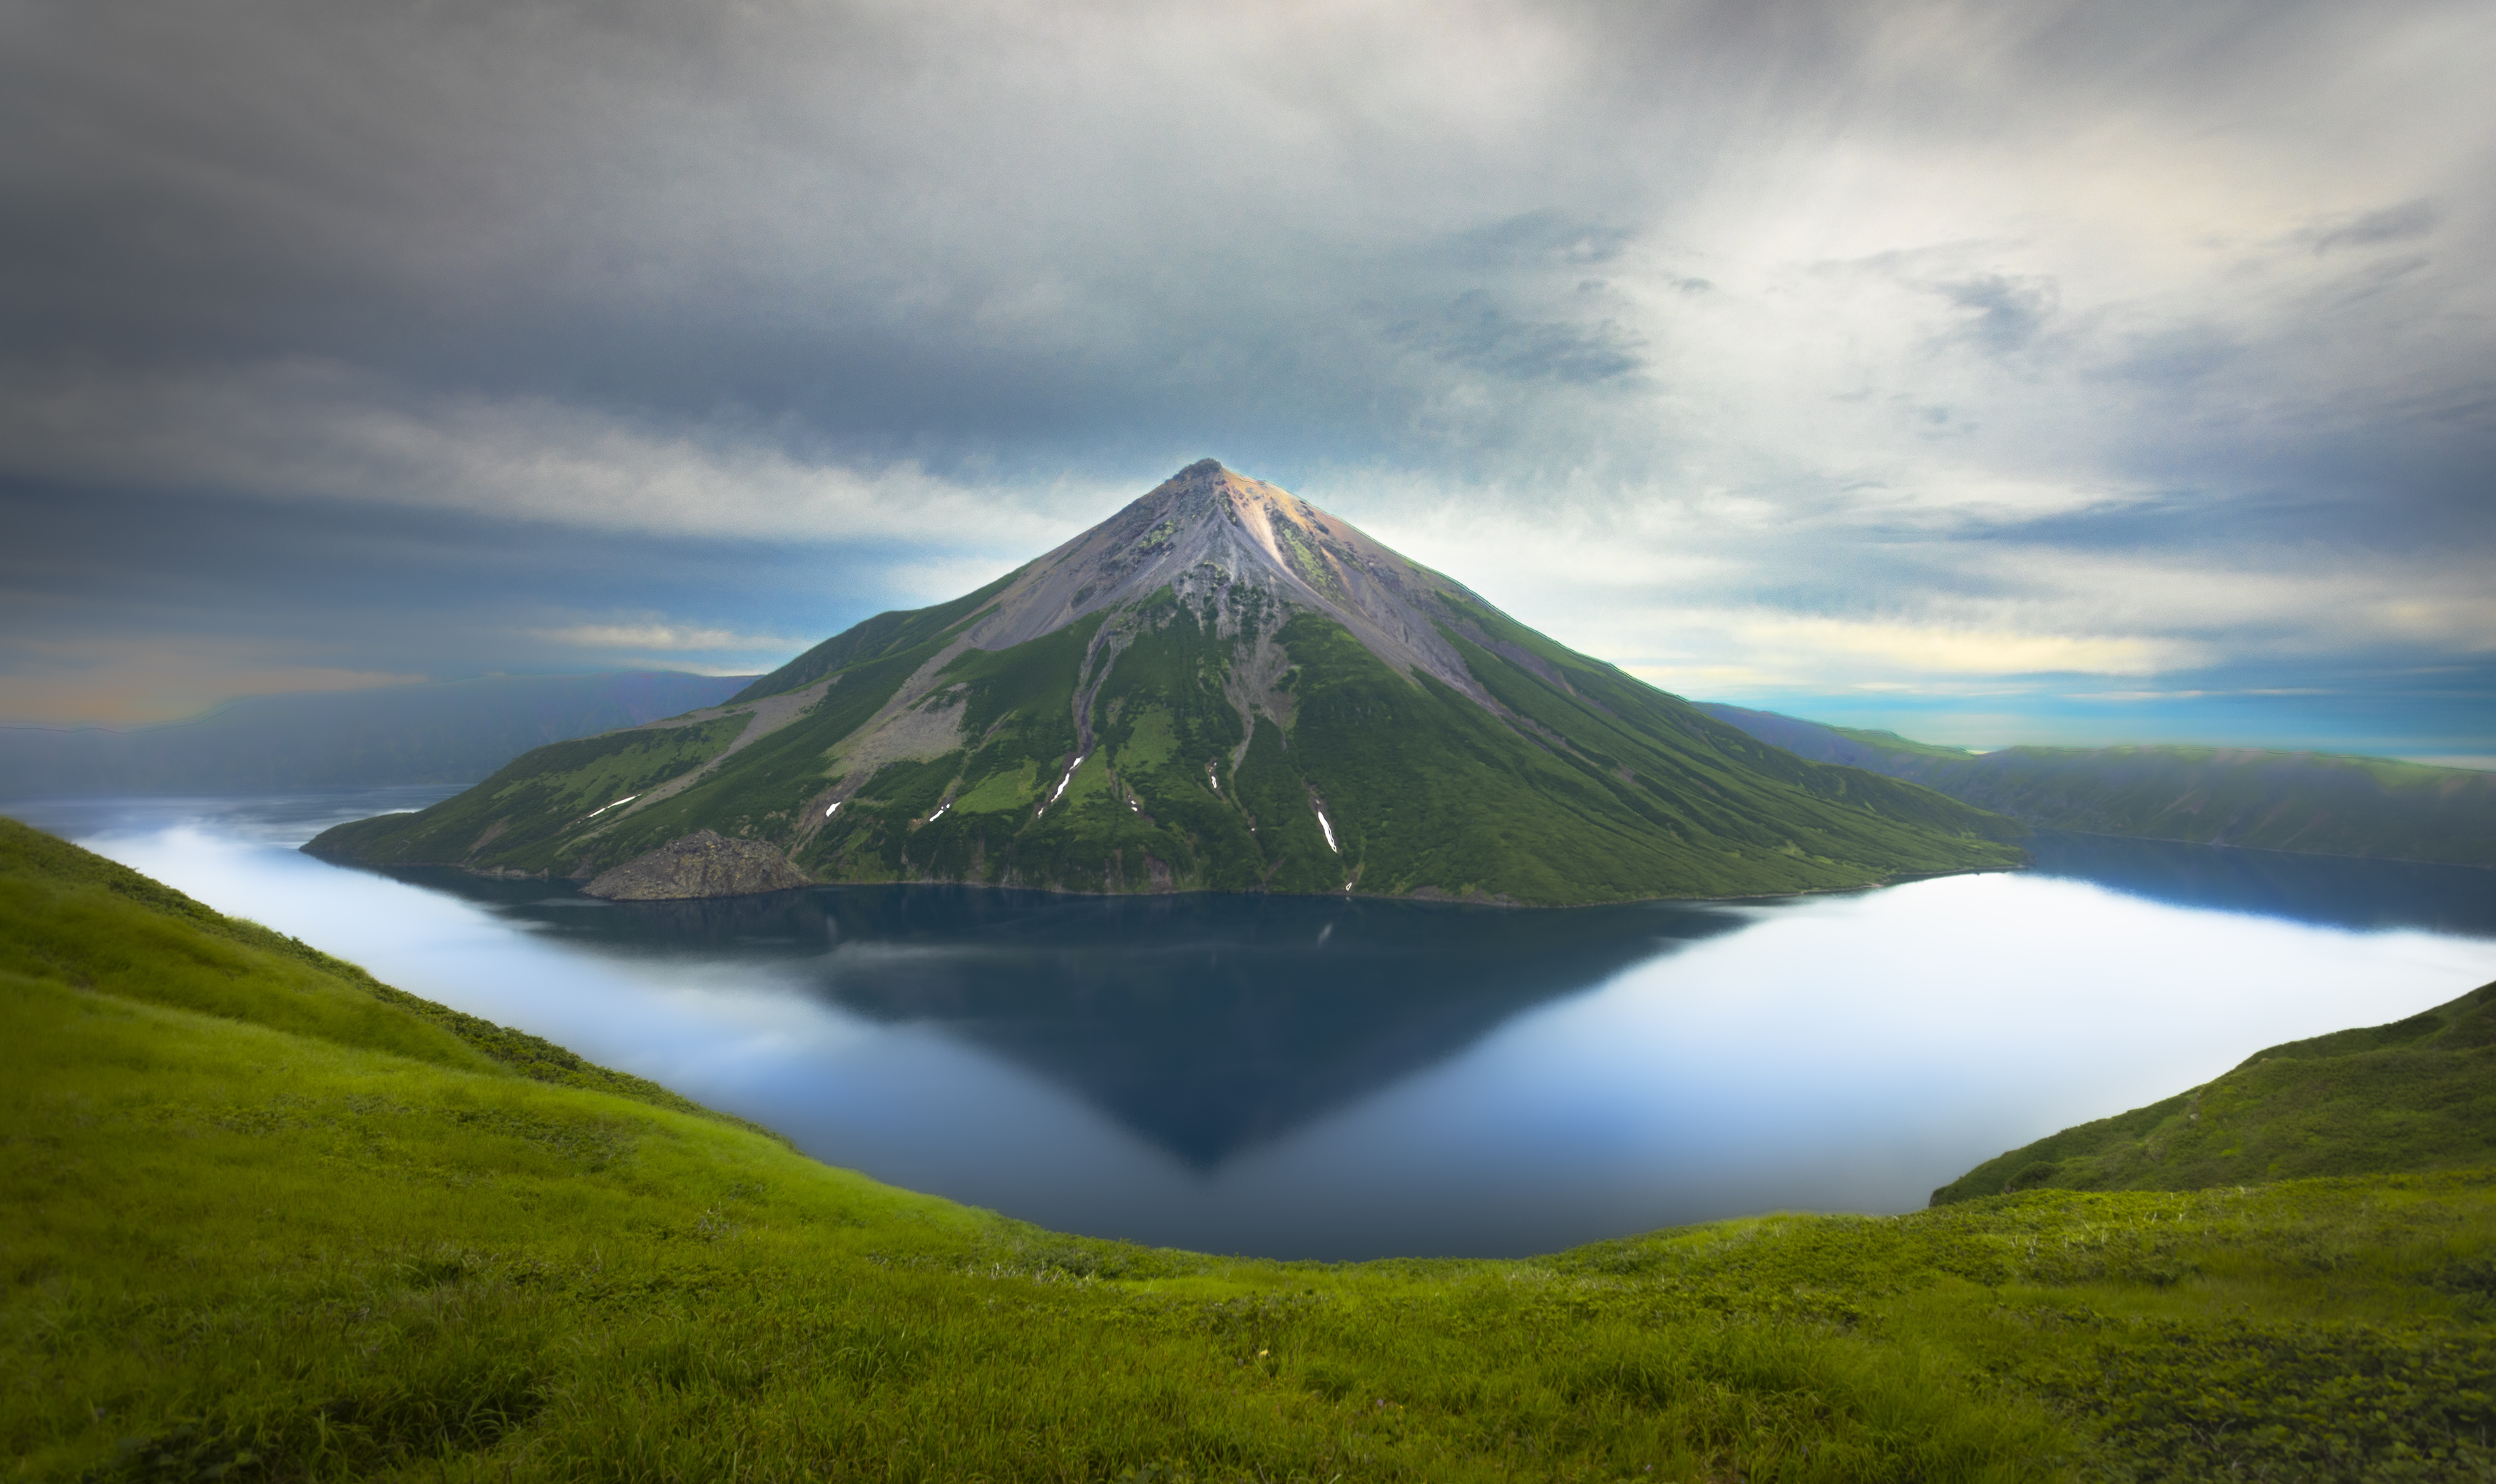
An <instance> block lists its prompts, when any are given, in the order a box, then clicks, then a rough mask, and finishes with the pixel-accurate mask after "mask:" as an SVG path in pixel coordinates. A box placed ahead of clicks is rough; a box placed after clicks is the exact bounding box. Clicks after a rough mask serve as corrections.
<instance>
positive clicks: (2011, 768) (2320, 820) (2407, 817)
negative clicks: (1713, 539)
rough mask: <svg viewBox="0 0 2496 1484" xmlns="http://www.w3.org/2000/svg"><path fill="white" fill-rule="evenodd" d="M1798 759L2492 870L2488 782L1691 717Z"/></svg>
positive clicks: (1972, 799)
mask: <svg viewBox="0 0 2496 1484" xmlns="http://www.w3.org/2000/svg"><path fill="white" fill-rule="evenodd" d="M1704 709H1705V710H1706V711H1707V712H1708V713H1709V714H1710V715H1712V716H1715V717H1717V718H1719V719H1721V720H1723V721H1725V722H1728V723H1730V724H1732V725H1733V726H1737V727H1741V728H1743V729H1744V730H1745V731H1748V732H1750V733H1751V734H1752V735H1754V736H1757V737H1760V738H1762V739H1763V740H1765V741H1768V742H1773V743H1775V744H1776V745H1777V746H1779V747H1782V748H1785V749H1788V750H1790V751H1792V752H1794V753H1795V754H1797V755H1799V756H1801V757H1810V758H1816V759H1819V760H1821V761H1825V762H1836V763H1843V764H1846V765H1848V766H1852V767H1859V768H1866V769H1869V770H1872V771H1874V772H1879V773H1886V774H1888V775H1890V776H1892V777H1895V778H1903V779H1910V780H1913V781H1914V782H1917V783H1919V784H1923V785H1925V786H1926V787H1928V788H1934V789H1936V790H1938V791H1940V792H1942V793H1946V794H1948V795H1950V797H1951V798H1954V799H1958V800H1960V801H1962V802H1965V803H1969V804H1973V805H1975V806H1977V807H1978V808H1980V809H1990V810H1994V811H1997V812H1999V813H2001V814H2006V815H2009V816H2011V817H2012V818H2013V819H2022V820H2025V821H2026V822H2028V823H2030V824H2038V825H2044V826H2047V827H2049V828H2053V829H2071V830H2082V831H2086V832H2088V833H2091V834H2100V835H2138V836H2142V837H2145V838H2148V839H2153V840H2188V841H2194V842H2198V843H2201V844H2210V845H2234V846H2246V847H2251V848H2254V849H2258V850H2301V851H2307V852H2311V853H2315V854H2324V855H2359V856H2374V857H2379V858H2383V859H2389V860H2419V861H2435V862H2441V863H2444V864H2448V865H2463V866H2496V773H2487V772H2480V771H2478V770H2475V769H2470V768H2443V767H2434V766H2430V765H2428V764H2426V763H2422V762H2403V761H2400V760H2399V759H2397V758H2391V757H2339V756H2334V755H2331V754H2326V753H2280V752H2263V751H2260V750H2257V749H2254V748H2223V747H2087V748H2083V747H2009V748H2004V749H2003V750H2001V751H2000V752H1994V753H1986V754H1984V755H1982V756H1981V757H1979V756H1976V755H1973V754H1969V753H1965V752H1962V751H1960V750H1958V749H1956V748H1946V747H1933V746H1930V745H1929V744H1926V743H1922V742H1911V741H1909V740H1907V739H1906V738H1904V737H1901V736H1898V735H1897V734H1896V733H1894V732H1887V731H1865V730H1860V729H1857V728H1856V727H1825V726H1822V725H1821V724H1820V723H1817V722H1805V721H1800V720H1797V719H1795V718H1794V717H1790V716H1779V715H1777V714H1776V713H1775V712H1772V711H1746V710H1744V709H1742V708H1741V707H1738V706H1723V705H1712V704H1711V705H1708V706H1706V707H1705V708H1704Z"/></svg>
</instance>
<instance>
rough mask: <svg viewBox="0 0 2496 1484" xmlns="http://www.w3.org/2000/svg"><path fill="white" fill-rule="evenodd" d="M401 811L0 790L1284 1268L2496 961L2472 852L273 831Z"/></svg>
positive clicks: (1476, 1225)
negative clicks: (1379, 880)
mask: <svg viewBox="0 0 2496 1484" xmlns="http://www.w3.org/2000/svg"><path fill="white" fill-rule="evenodd" d="M440 791H443V790H435V794H436V796H438V793H439V792H440ZM425 802H428V798H427V796H426V792H425V790H421V789H387V790H385V789H369V790H361V791H359V790H328V791H325V792H318V793H308V792H307V793H303V794H288V795H269V796H264V797H257V798H194V799H114V800H61V801H45V802H42V803H39V804H31V805H30V804H23V803H19V804H12V805H9V806H7V808H8V811H9V812H10V813H12V814H16V815H17V816H19V817H20V818H24V819H29V820H30V821H31V822H34V823H37V824H39V825H42V826H43V827H46V828H49V829H53V830H56V831H58V832H60V833H62V834H64V835H67V836H69V837H70V838H73V839H77V840H80V841H82V842H86V843H89V844H91V845H92V846H93V848H95V849H98V850H103V851H104V852H105V853H107V854H109V855H111V856H112V857H113V858H115V859H118V860H122V861H125V862H127V863H129V864H130V865H133V866H135V867H137V868H138V869H140V870H142V871H145V872H147V873H148V874H149V875H151V876H154V877H157V878H158V879H159V880H162V881H168V882H170V883H171V884H172V885H174V886H176V887H178V888H180V889H181V890H184V891H187V892H190V893H192V894H193V895H195V896H197V897H199V898H201V899H202V900H203V901H205V902H207V903H209V904H210V905H211V906H214V907H216V908H217V909H219V910H220V911H223V912H234V913H237V914H239V915H243V916H248V917H251V918H254V919H256V920H258V921H260V922H263V923H265V924H267V925H268V926H269V927H271V928H273V929H275V930H277V931H279V932H283V933H291V934H294V935H296V936H297V937H300V938H302V939H303V940H304V941H306V942H308V943H318V944H319V945H320V946H322V947H323V948H326V949H328V950H329V951H331V952H334V953H337V954H339V955H340V956H341V957H345V958H349V959H352V960H355V961H356V962H359V963H360V964H362V965H364V966H365V967H366V968H368V969H370V970H372V972H373V973H374V974H376V975H377V976H378V977H380V978H381V979H383V980H384V981H385V982H389V983H393V984H397V985H398V986H400V987H401V988H404V989H407V990H409V991H411V992H413V993H417V994H421V995H424V996H426V997H427V998H430V999H434V1000H438V1001H440V1002H442V1003H443V1004H446V1005H452V1006H453V1007H455V1008H458V1009H462V1010H466V1011H469V1012H470V1013H472V1014H478V1015H483V1016H485V1017H486V1018H488V1019H492V1020H497V1021H501V1022H502V1023H504V1024H507V1025H513V1026H516V1027H518V1028H520V1029H522V1030H526V1031H529V1032H532V1033H534V1034H536V1035H540V1036H546V1037H547V1038H549V1039H551V1040H555V1041H558V1042H561V1043H562V1044H564V1045H567V1046H570V1047H571V1048H572V1049H574V1050H575V1051H577V1052H579V1053H580V1054H581V1055H583V1056H586V1057H589V1058H591V1059H592V1060H594V1061H599V1062H603V1063H606V1064H607V1065H608V1066H611V1067H619V1068H622V1069H624V1070H628V1071H632V1072H636V1073H638V1074H640V1075H643V1076H647V1077H650V1078H653V1079H654V1080H657V1081H659V1082H662V1083H664V1084H666V1085H667V1086H670V1087H672V1088H674V1089H676V1090H677V1091H678V1092H681V1093H684V1094H685V1095H686V1096H688V1097H691V1098H697V1099H698V1100H701V1101H702V1102H706V1103H709V1104H711V1105H712V1106H715V1107H719V1108H723V1109H726V1110H728V1111H730V1112H733V1113H737V1114H741V1115H743V1116H745V1117H747V1118H751V1119H754V1120H755V1121H757V1122H759V1123H762V1124H764V1125H767V1126H769V1127H771V1128H776V1129H779V1130H780V1131H781V1132H783V1133H785V1134H787V1135H788V1136H789V1138H790V1139H791V1140H792V1141H793V1142H794V1143H795V1144H796V1146H797V1147H798V1148H799V1149H802V1150H804V1151H806V1152H807V1153H809V1154H811V1155H814V1156H816V1157H817V1158H820V1159H826V1160H827V1161H829V1162H831V1163H834V1164H839V1165H843V1166H845V1167H848V1168H852V1169H857V1170H859V1171H862V1172H864V1173H866V1174H868V1175H870V1176H872V1177H874V1178H876V1179H880V1180H887V1181H890V1182H892V1183H894V1184H896V1185H900V1186H904V1187H907V1188H909V1189H912V1190H928V1191H932V1192H934V1193H937V1194H942V1195H947V1196H951V1197H952V1198H954V1199H957V1200H963V1201H967V1202H970V1203H972V1204H974V1205H978V1206H984V1207H989V1208H991V1209H994V1210H998V1211H1002V1212H1005V1213H1007V1214H1009V1215H1012V1216H1015V1217H1020V1218H1022V1219H1024V1220H1028V1221H1038V1222H1040V1223H1042V1224H1044V1225H1046V1226H1052V1227H1057V1228H1060V1229H1064V1230H1070V1231H1080V1232H1086V1233H1091V1234H1096V1235H1102V1236H1116V1237H1125V1238H1129V1239H1132V1240H1137V1241H1144V1242H1154V1243H1166V1244H1171V1245H1177V1246H1185V1247H1191V1248H1199V1249H1203V1250H1209V1251H1217V1252H1256V1253H1260V1254H1264V1255H1271V1256H1291V1257H1320V1258H1338V1257H1365V1256H1380V1255H1387V1254H1405V1255H1422V1254H1432V1255H1463V1254H1477V1255H1493V1254H1506V1255H1518V1254H1522V1253H1526V1252H1548V1251H1551V1250H1553V1249H1555V1248H1559V1247H1565V1246H1568V1245H1570V1244H1572V1243H1576V1242H1583V1241H1587V1240H1590V1239H1592V1238H1596V1237H1601V1236H1607V1235H1618V1234H1621V1233H1624V1232H1631V1231H1638V1230H1645V1229H1649V1228H1652V1227H1655V1226H1660V1225H1664V1224H1668V1223H1671V1222H1678V1221H1702V1220H1706V1219H1709V1218H1712V1217H1721V1216H1732V1215H1738V1214H1741V1213H1744V1212H1758V1211H1772V1210H1779V1209H1795V1208H1801V1209H1819V1210H1851V1211H1900V1210H1905V1209H1908V1208H1910V1207H1913V1206H1916V1205H1919V1204H1921V1203H1922V1201H1923V1198H1924V1195H1925V1192H1927V1191H1929V1190H1931V1189H1932V1188H1933V1187H1934V1186H1936V1185H1939V1184H1941V1183H1942V1182H1944V1181H1947V1180H1950V1179H1952V1178H1954V1177H1955V1176H1957V1175H1958V1174H1959V1173H1960V1172H1962V1171H1964V1170H1965V1169H1967V1168H1968V1167H1969V1166H1970V1165H1972V1164H1975V1163H1976V1162H1978V1161H1979V1160H1981V1159H1989V1158H1991V1157H1992V1156H1993V1155H1995V1154H1998V1153H2000V1152H2001V1151H2002V1150H2004V1149H2007V1148H2012V1147H2014V1146H2016V1145H2019V1144H2023V1143H2026V1142H2028V1141H2029V1140H2031V1139H2034V1138H2038V1137H2040V1136H2042V1135H2044V1134H2046V1133H2049V1132H2051V1131H2053V1130H2054V1129H2056V1128H2063V1127H2066V1126H2068V1125H2070V1124H2074V1123H2077V1122H2080V1121H2082V1120H2085V1119H2091V1118H2100V1117H2104V1116H2106V1114H2108V1113H2112V1112H2117V1111H2120V1110H2121V1109H2124V1108H2128V1107H2136V1106H2138V1105H2140V1104H2142V1103H2145V1102H2148V1101H2151V1100H2153V1099H2155V1098H2164V1097H2166V1096H2168V1095H2169V1094H2171V1093H2174V1092H2176V1091H2178V1090H2180V1089H2183V1088H2187V1087H2191V1086H2194V1085H2196V1084H2198V1083H2200V1082H2202V1081H2205V1080H2207V1079H2208V1078H2210V1077H2212V1076H2215V1075H2217V1074H2218V1073H2220V1072H2222V1071H2224V1070H2226V1069H2227V1068H2228V1067H2231V1066H2234V1065H2235V1064H2236V1063H2238V1062H2240V1061H2242V1060H2243V1059H2244V1058H2245V1056H2246V1055H2247V1054H2249V1053H2250V1052H2253V1051H2255V1050H2257V1049H2259V1048H2261V1047H2262V1046H2266V1045H2272V1044H2276V1043H2278V1042H2280V1041H2284V1040H2292V1039H2295V1038H2298V1037H2301V1036H2314V1035H2319V1034H2321V1033H2323V1032H2325V1031H2332V1030H2338V1029H2340V1028H2342V1027H2346V1026H2355V1025H2373V1024H2380V1023H2383V1022H2385V1021H2390V1020H2397V1019H2400V1018H2402V1017H2403V1016H2406V1015H2410V1014H2413V1013H2416V1012H2417V1011H2418V1010H2420V1009H2423V1008H2425V1007H2426V1006H2428V1005H2436V1004H2440V1003H2442V1002H2444V1001H2446V1000H2449V999H2451V998H2452V997H2453V996H2455V995H2457V994H2460V993H2462V992H2463V991H2464V990H2467V989H2469V988H2471V987H2472V986H2474V985H2477V984H2481V983H2484V982H2486V981H2487V980H2488V979H2489V978H2491V977H2496V872H2484V871H2467V870H2458V869H2453V868H2439V867H2432V866H2411V865H2404V864H2401V863H2398V862H2382V861H2347V860H2334V859H2327V858H2323V857H2311V856H2293V855H2281V854H2276V853H2272V852H2265V851H2252V850H2221V849H2214V848H2211V847H2207V846H2192V845H2172V844H2167V843H2163V842H2157V841H2139V840H2107V839H2103V838H2098V837H2091V836H2084V835H2040V836H2039V837H2037V839H2036V841H2035V842H2034V849H2035V850H2036V854H2037V866H2036V869H2034V870H2031V871H2022V872H2015V873H2010V874H2001V875H1992V876H1976V877H1954V878H1947V879H1942V880H1936V881H1917V882H1912V883H1909V884H1906V885H1902V886H1899V887H1897V888H1895V889H1891V890H1880V891H1862V892H1850V893H1842V894H1837V895H1831V896H1823V897H1806V898H1789V899H1785V900H1782V901H1775V902H1740V903H1719V904H1706V903H1685V904H1658V905H1649V906H1638V907H1616V908H1600V909H1574V910H1569V911H1559V912H1517V911H1496V910H1485V909H1468V908H1460V907H1452V906H1431V905H1424V904H1415V903H1391V902H1375V901H1347V900H1344V899H1340V898H1309V897H1297V898H1295V897H1271V898H1241V897H1211V896H1185V897H1172V898H1116V899H1102V898H1097V897H1070V896H1048V895H1038V894H1033V893H1014V892H998V891H982V890H969V889H963V888H958V887H925V886H827V887H817V888H812V889H809V890H806V891H800V892H793V893H786V894H783V895H780V896H774V897H753V898H741V899H736V900H732V901H721V902H702V903H678V904H642V905H636V906H630V907H625V906H615V905H610V904H607V903H603V902H598V901H594V900H592V899H589V898H586V897H583V896H581V895H580V894H579V893H578V892H577V891H576V890H575V889H574V888H573V887H572V886H571V885H570V884H568V883H565V882H561V881H490V880H483V879H480V878H475V877H467V876H460V875H457V874H455V873H448V872H443V873H416V874H413V875H411V876H410V877H408V878H406V879H402V880H392V879H390V878H389V877H385V876H380V875H375V874H372V873H369V872H363V871H355V870H346V869H341V868H338V867H334V866H330V865H327V864H325V863H323V862H321V861H318V860H315V859H313V858H311V857H309V856H306V855H302V854H299V853H297V852H296V850H295V849H294V846H295V845H296V844H298V843H300V842H301V841H302V840H304V839H306V838H308V837H309V836H310V835H312V834H313V833H315V832H317V831H318V830H319V829H321V828H323V827H325V826H326V825H327V824H329V823H334V822H336V821H337V820H339V819H353V818H359V817H361V816H363V815H368V814H372V813H374V812H376V811H378V810H381V809H387V808H412V807H417V806H420V805H421V804H423V803H425Z"/></svg>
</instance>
